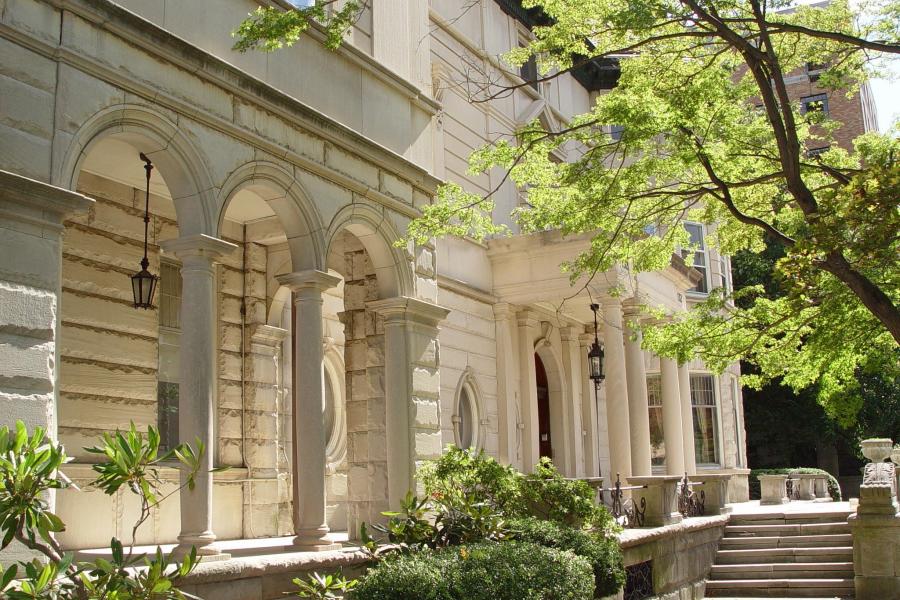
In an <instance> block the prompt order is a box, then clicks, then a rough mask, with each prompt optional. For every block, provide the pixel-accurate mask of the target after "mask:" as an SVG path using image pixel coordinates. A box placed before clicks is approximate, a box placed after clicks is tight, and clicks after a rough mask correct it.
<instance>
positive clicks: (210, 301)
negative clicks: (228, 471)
mask: <svg viewBox="0 0 900 600" xmlns="http://www.w3.org/2000/svg"><path fill="white" fill-rule="evenodd" d="M162 247H163V249H164V250H165V251H166V252H171V253H174V254H175V256H177V257H178V258H179V259H180V260H181V265H182V267H181V279H182V296H181V353H180V363H181V364H180V379H179V381H180V383H179V385H180V388H179V398H180V406H179V411H178V433H179V436H180V437H181V442H183V443H189V444H192V445H193V444H194V443H195V440H199V441H200V442H201V443H203V445H204V447H205V452H204V454H203V457H202V459H201V461H200V464H201V466H200V472H199V473H198V474H197V475H196V477H195V485H194V487H193V489H190V488H188V487H187V486H184V487H183V488H182V489H181V533H180V535H179V536H178V542H179V545H178V548H177V551H179V552H187V551H189V550H190V548H191V547H192V546H193V547H196V548H197V554H199V555H201V556H210V555H216V554H220V552H219V550H218V549H217V548H216V547H215V546H213V542H215V540H216V536H215V534H214V533H213V529H212V496H213V477H212V473H211V470H212V468H213V467H214V466H215V465H214V456H213V454H214V453H213V448H214V445H213V444H214V439H215V438H214V437H213V414H214V406H215V400H216V397H215V388H216V376H217V375H216V363H217V361H216V354H217V348H216V346H217V345H216V310H215V306H216V272H215V264H216V261H217V260H219V259H220V258H221V257H222V256H223V255H224V254H226V253H228V252H231V251H233V250H234V249H235V248H236V246H235V245H234V244H231V243H228V242H225V241H223V240H220V239H216V238H214V237H210V236H207V235H202V234H198V235H191V236H186V237H180V238H177V239H174V240H168V241H165V242H163V243H162Z"/></svg>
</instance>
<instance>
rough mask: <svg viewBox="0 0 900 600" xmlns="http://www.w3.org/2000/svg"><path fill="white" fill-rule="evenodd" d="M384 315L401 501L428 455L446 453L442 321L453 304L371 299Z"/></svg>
mask: <svg viewBox="0 0 900 600" xmlns="http://www.w3.org/2000/svg"><path fill="white" fill-rule="evenodd" d="M367 308H369V309H370V310H372V311H374V312H375V313H376V314H378V315H380V316H381V317H382V318H383V319H384V392H385V395H384V397H385V403H384V411H385V413H384V414H385V435H386V440H387V444H386V452H387V489H388V502H389V504H390V505H391V506H392V507H396V506H398V505H399V502H400V501H401V500H402V499H403V497H404V496H405V495H406V493H407V492H408V491H410V490H411V489H413V486H414V485H415V472H416V468H417V467H418V465H419V464H420V463H421V462H422V461H424V460H429V459H433V458H437V457H439V456H440V454H441V429H440V403H439V396H440V344H439V342H438V324H439V323H440V322H441V321H442V320H443V319H444V318H446V316H447V314H449V312H450V311H449V310H447V309H445V308H442V307H440V306H438V305H436V304H431V303H429V302H424V301H422V300H417V299H415V298H407V297H397V298H388V299H385V300H378V301H375V302H370V303H369V304H368V305H367Z"/></svg>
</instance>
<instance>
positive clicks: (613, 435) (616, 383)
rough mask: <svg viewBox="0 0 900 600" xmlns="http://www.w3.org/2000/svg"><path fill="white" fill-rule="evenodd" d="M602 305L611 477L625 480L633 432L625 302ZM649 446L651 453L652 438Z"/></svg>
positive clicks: (612, 299) (609, 301)
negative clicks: (630, 410) (626, 354)
mask: <svg viewBox="0 0 900 600" xmlns="http://www.w3.org/2000/svg"><path fill="white" fill-rule="evenodd" d="M602 308H603V341H604V346H605V348H604V355H605V364H604V365H603V370H604V372H605V374H606V379H605V380H604V383H603V385H604V387H605V388H606V417H607V423H608V434H609V463H610V465H609V466H610V472H609V474H608V476H607V480H608V481H609V482H610V483H613V482H615V480H616V474H620V475H621V476H622V480H623V481H627V479H628V478H629V477H631V432H630V430H629V428H628V421H629V418H628V416H629V406H628V388H627V384H626V376H625V343H624V337H623V332H624V330H623V324H622V304H621V302H620V301H619V300H618V299H617V298H611V299H608V300H605V301H603V304H602ZM645 385H646V384H645ZM648 426H649V423H648ZM647 445H648V448H647V454H648V456H649V454H650V448H649V441H648V442H647Z"/></svg>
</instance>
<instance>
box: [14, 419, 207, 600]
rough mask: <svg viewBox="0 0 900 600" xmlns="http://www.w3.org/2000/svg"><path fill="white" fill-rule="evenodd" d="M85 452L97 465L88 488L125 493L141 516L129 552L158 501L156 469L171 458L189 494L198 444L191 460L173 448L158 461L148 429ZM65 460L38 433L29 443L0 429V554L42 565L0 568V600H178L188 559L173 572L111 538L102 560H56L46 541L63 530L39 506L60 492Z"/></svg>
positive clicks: (20, 430)
mask: <svg viewBox="0 0 900 600" xmlns="http://www.w3.org/2000/svg"><path fill="white" fill-rule="evenodd" d="M88 450H89V451H90V452H93V453H96V454H99V455H102V456H104V457H105V460H101V462H99V463H98V464H96V465H95V466H94V470H95V471H97V473H99V475H100V476H99V477H98V478H97V480H96V481H94V482H93V484H92V485H94V486H96V487H98V488H100V489H101V490H103V491H104V492H105V493H107V494H110V495H112V494H116V493H117V492H118V491H119V489H121V488H122V487H125V488H127V489H129V490H130V491H131V492H132V493H134V494H135V495H137V496H138V498H139V500H140V505H141V514H140V516H139V517H138V521H137V524H136V525H135V527H134V529H133V530H132V546H133V545H134V536H135V535H136V533H137V529H138V527H140V525H141V523H143V522H144V521H146V519H147V518H148V517H149V516H150V511H151V508H152V507H154V506H156V505H157V504H158V503H159V502H160V501H162V500H163V499H164V498H163V497H161V493H160V489H159V488H160V485H161V483H162V481H161V479H160V477H159V476H158V474H157V471H156V466H157V465H158V464H159V463H160V462H162V461H165V460H170V459H172V458H173V457H174V458H177V459H178V461H179V462H180V464H181V466H182V467H183V471H184V473H185V475H186V477H185V483H184V485H190V486H193V485H194V480H195V476H196V474H197V472H198V471H199V469H200V465H201V461H200V457H201V456H202V454H203V446H202V444H199V443H198V445H197V450H196V452H195V451H194V450H192V449H191V448H190V447H188V446H186V445H181V446H178V447H177V448H174V449H173V450H171V451H170V452H166V453H162V454H160V453H159V435H158V434H157V432H156V430H154V429H153V428H152V427H151V428H150V429H149V431H148V433H147V436H146V437H145V436H144V434H142V433H140V432H139V431H137V429H136V428H135V426H134V424H132V426H131V429H130V430H129V431H127V432H125V433H121V432H116V434H115V435H106V436H104V437H103V439H102V444H101V445H100V446H98V447H96V448H89V449H88ZM68 460H69V459H68V458H67V457H66V453H65V450H64V449H63V447H62V445H60V444H59V443H58V442H56V441H53V440H51V439H50V438H48V437H47V435H46V432H45V431H44V430H43V429H42V428H40V427H36V428H35V429H34V431H32V432H31V434H30V435H29V433H28V431H27V430H26V428H25V425H24V423H22V422H21V421H18V422H17V423H16V428H15V430H14V431H11V430H10V429H9V428H8V427H6V426H3V427H0V533H2V536H3V537H2V541H0V550H2V549H4V548H6V547H7V546H9V544H11V543H12V541H13V540H16V541H18V542H20V543H21V544H23V545H24V546H25V547H27V548H29V549H31V550H33V551H35V552H37V553H40V554H42V555H43V556H44V557H45V558H46V559H47V561H48V562H47V563H46V564H41V563H40V562H39V561H37V560H35V561H33V562H28V563H19V564H16V565H11V566H9V567H8V568H7V569H5V570H4V569H3V568H2V567H0V597H2V598H9V599H10V600H26V599H31V600H34V599H42V600H50V599H52V600H87V599H89V598H90V599H91V600H113V599H114V600H136V599H147V598H153V600H182V599H183V598H184V595H183V594H182V593H181V592H179V591H178V590H177V587H176V586H177V583H178V581H179V580H180V579H181V578H183V577H184V576H186V575H187V574H189V573H190V572H191V571H192V570H193V569H194V567H196V566H197V563H198V562H199V561H198V559H197V555H196V551H192V552H190V553H189V554H188V555H187V556H185V557H184V558H183V559H182V560H181V561H180V562H176V563H175V564H173V565H170V563H171V562H172V557H171V556H165V555H164V554H163V553H162V552H161V551H160V550H159V549H157V551H156V553H155V554H152V555H150V556H143V555H139V556H132V554H131V552H129V553H128V554H126V553H125V551H124V549H123V547H122V543H121V542H119V540H117V539H115V538H113V539H112V541H111V542H110V549H111V553H112V558H111V559H110V560H107V559H103V558H98V559H96V560H94V561H93V562H76V561H74V560H73V558H74V557H73V555H72V554H71V553H64V552H63V550H62V548H61V547H60V545H59V542H57V541H56V539H55V537H54V536H53V534H54V533H57V532H60V531H64V530H65V524H64V523H63V522H62V520H61V519H60V518H59V517H58V516H57V515H55V514H54V513H53V512H51V511H50V505H49V503H48V502H47V498H48V496H49V493H50V492H51V491H52V490H57V489H64V488H66V487H67V485H68V484H67V480H66V479H65V478H64V477H63V476H62V474H61V473H60V472H59V469H60V467H62V465H64V464H65V463H67V462H68ZM176 491H177V490H176ZM173 493H174V492H173ZM135 567H143V568H135Z"/></svg>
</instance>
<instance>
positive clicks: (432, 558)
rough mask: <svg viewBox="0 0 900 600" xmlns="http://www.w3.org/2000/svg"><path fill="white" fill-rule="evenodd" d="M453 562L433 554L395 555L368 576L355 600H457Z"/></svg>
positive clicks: (360, 584) (355, 594)
mask: <svg viewBox="0 0 900 600" xmlns="http://www.w3.org/2000/svg"><path fill="white" fill-rule="evenodd" d="M449 558H451V557H450V556H449V555H446V554H438V553H435V552H433V551H431V550H421V551H419V552H412V553H410V554H392V555H389V556H387V557H386V558H384V559H383V560H382V561H381V562H380V563H378V564H377V565H375V566H374V567H372V568H371V569H369V570H368V571H367V572H366V575H365V576H364V577H363V578H362V579H361V580H360V581H359V584H358V585H357V586H356V588H355V589H354V590H353V592H352V596H351V598H353V600H413V599H415V600H453V596H452V595H451V594H450V586H449V582H448V581H447V577H446V571H447V562H448V559H449Z"/></svg>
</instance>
